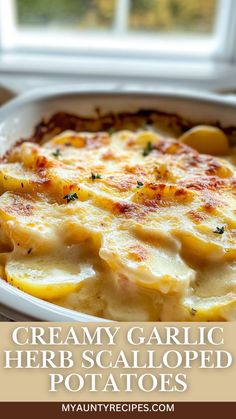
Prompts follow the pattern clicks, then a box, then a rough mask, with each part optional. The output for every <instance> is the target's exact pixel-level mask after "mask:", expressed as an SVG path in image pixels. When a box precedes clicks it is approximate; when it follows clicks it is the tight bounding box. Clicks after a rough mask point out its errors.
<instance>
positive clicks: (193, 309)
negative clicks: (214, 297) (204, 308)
mask: <svg viewBox="0 0 236 419" xmlns="http://www.w3.org/2000/svg"><path fill="white" fill-rule="evenodd" d="M196 313H197V310H196V308H191V314H192V315H193V316H195V314H196Z"/></svg>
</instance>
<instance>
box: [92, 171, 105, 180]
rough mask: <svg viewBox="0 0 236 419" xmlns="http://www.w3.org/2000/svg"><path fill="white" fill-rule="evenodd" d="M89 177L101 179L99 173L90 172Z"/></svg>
mask: <svg viewBox="0 0 236 419" xmlns="http://www.w3.org/2000/svg"><path fill="white" fill-rule="evenodd" d="M89 179H92V180H95V179H102V176H101V175H99V173H93V172H92V173H91V176H90V178H89Z"/></svg>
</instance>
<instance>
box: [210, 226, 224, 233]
mask: <svg viewBox="0 0 236 419" xmlns="http://www.w3.org/2000/svg"><path fill="white" fill-rule="evenodd" d="M224 232H225V228H224V226H222V227H216V229H215V230H214V231H213V233H215V234H224Z"/></svg>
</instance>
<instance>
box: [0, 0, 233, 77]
mask: <svg viewBox="0 0 236 419" xmlns="http://www.w3.org/2000/svg"><path fill="white" fill-rule="evenodd" d="M0 48H1V50H2V52H3V55H4V54H5V56H6V55H8V56H9V54H11V57H12V56H13V55H14V57H18V59H20V58H19V57H20V54H24V60H29V59H30V57H31V58H33V59H35V57H39V56H41V57H42V59H41V60H39V65H40V66H41V67H40V68H43V66H44V65H47V63H46V61H47V60H49V59H50V60H53V56H54V57H56V56H57V57H59V56H60V57H62V58H63V63H66V61H68V62H69V59H72V57H73V58H74V59H75V58H76V59H83V58H84V59H88V58H90V59H91V58H93V60H95V61H96V63H97V67H96V71H98V72H99V63H100V62H101V63H102V64H101V65H102V66H103V69H104V68H105V67H104V65H105V64H104V61H103V62H102V61H101V60H104V59H107V60H108V61H109V62H110V63H111V61H112V60H113V61H115V60H119V66H120V67H119V68H120V71H121V72H122V71H123V72H124V74H125V71H126V72H129V71H130V74H131V73H132V74H135V73H136V72H137V74H138V73H139V72H140V73H141V72H142V71H143V68H144V66H145V68H146V70H145V72H146V73H145V74H146V75H148V74H151V75H152V77H154V75H155V72H156V71H157V72H158V71H162V70H163V74H164V73H165V74H167V73H168V72H170V71H172V72H173V73H174V72H175V73H176V74H178V65H180V64H181V63H184V65H185V64H186V63H187V65H190V63H194V62H195V63H196V68H195V73H196V76H198V77H204V76H203V73H201V71H199V69H198V67H199V66H200V64H201V63H204V65H206V63H207V64H209V63H210V65H212V64H213V63H216V62H218V63H221V65H222V63H224V64H227V65H230V64H231V63H233V62H234V61H235V58H236V1H235V0H86V1H85V0H0ZM49 53H50V54H49ZM46 57H47V59H46ZM99 60H100V61H99ZM121 60H123V61H122V63H123V64H121ZM125 60H126V61H125ZM132 60H133V61H132ZM137 60H140V61H139V63H141V64H140V66H139V64H137ZM172 60H174V62H175V64H176V69H175V70H173V68H172V69H171V67H170V66H169V68H167V66H166V62H170V61H172ZM95 61H94V62H95ZM117 62H118V61H117ZM125 63H129V64H127V65H126V66H125ZM181 65H182V64H181ZM63 66H64V64H63ZM121 67H122V68H121ZM80 68H81V67H80ZM54 70H55V71H60V70H61V69H60V68H59V66H55V68H54ZM89 70H90V71H92V70H91V68H90V69H89ZM110 70H111V72H115V71H116V68H115V66H114V65H111V66H110ZM68 71H69V70H68ZM101 71H102V70H101ZM117 71H118V70H117ZM181 71H183V74H184V67H183V65H182V67H181ZM197 73H199V74H197Z"/></svg>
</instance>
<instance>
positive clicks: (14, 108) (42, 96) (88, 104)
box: [0, 86, 236, 321]
mask: <svg viewBox="0 0 236 419" xmlns="http://www.w3.org/2000/svg"><path fill="white" fill-rule="evenodd" d="M98 107H99V109H100V111H101V113H103V112H104V113H106V112H110V111H112V112H121V111H133V112H135V111H138V110H139V109H157V110H160V111H164V112H168V113H175V114H178V115H179V116H182V117H184V118H187V119H190V120H191V121H193V122H196V123H206V124H207V123H212V124H214V123H217V122H218V123H220V124H221V125H222V126H223V127H224V126H226V127H227V126H235V125H236V104H233V103H230V102H228V101H227V99H225V98H222V97H221V96H218V95H214V94H202V93H200V94H198V93H186V92H185V93H181V92H180V91H178V92H173V93H171V92H169V91H163V90H158V91H157V90H156V91H155V92H153V93H150V92H148V93H145V92H144V91H141V90H140V91H133V90H132V91H129V90H127V89H125V90H124V91H115V90H109V91H107V90H103V91H102V90H97V91H94V90H93V91H82V90H81V88H78V87H76V86H69V87H68V86H67V87H52V88H45V89H41V90H40V91H38V90H37V91H32V92H29V93H27V94H25V95H23V96H20V97H18V98H16V99H14V100H12V101H11V102H9V103H8V104H7V105H5V106H3V107H2V108H1V110H0V153H1V154H2V153H4V152H5V151H6V150H7V149H8V148H9V147H10V146H11V145H13V144H14V143H15V142H16V141H17V140H19V139H20V138H22V137H23V138H24V137H26V138H27V137H29V136H30V134H31V133H32V132H33V129H34V127H35V125H36V124H37V123H38V122H40V120H41V119H42V118H43V117H46V118H48V117H50V116H52V115H53V114H54V113H56V112H58V111H64V112H68V113H74V114H79V115H83V116H94V115H95V109H96V108H98ZM0 313H2V314H3V315H5V316H7V317H9V318H10V319H13V320H17V321H22V320H23V321H24V320H42V321H106V320H104V319H99V318H97V317H93V316H89V315H87V314H83V313H78V312H75V311H72V310H68V309H64V308H62V307H59V306H56V305H53V304H50V303H47V302H45V301H43V300H39V299H37V298H35V297H32V296H30V295H28V294H25V293H24V292H22V291H19V290H18V289H16V288H14V287H12V286H11V285H9V284H8V283H6V282H5V281H3V280H2V279H0Z"/></svg>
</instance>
